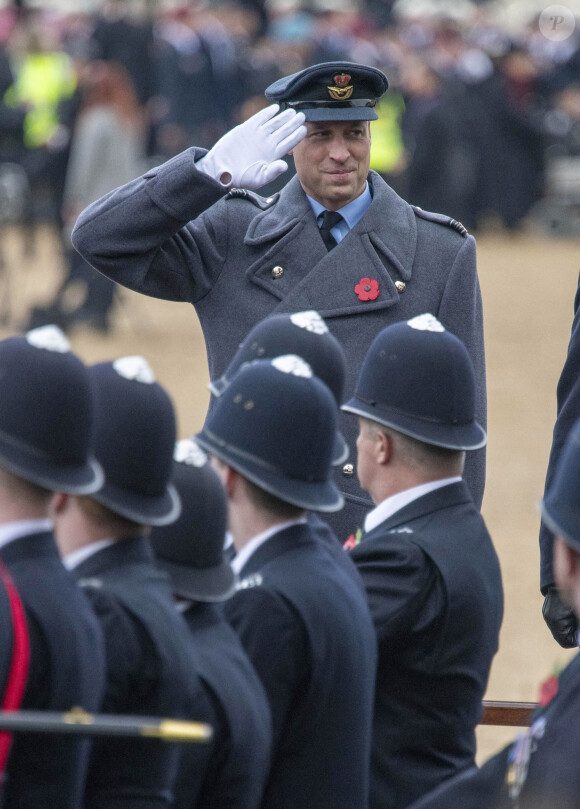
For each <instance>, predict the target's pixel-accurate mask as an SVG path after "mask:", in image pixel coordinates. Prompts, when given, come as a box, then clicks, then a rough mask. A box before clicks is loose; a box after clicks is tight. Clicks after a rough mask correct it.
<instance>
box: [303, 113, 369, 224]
mask: <svg viewBox="0 0 580 809" xmlns="http://www.w3.org/2000/svg"><path fill="white" fill-rule="evenodd" d="M370 151H371V132H370V126H369V122H368V121H319V122H308V123H306V136H305V137H304V139H303V140H301V141H300V143H299V144H298V145H297V146H295V147H294V149H293V151H292V154H293V155H294V163H295V165H296V173H297V174H298V179H299V180H300V183H301V185H302V188H303V189H304V191H305V192H306V193H307V194H308V195H309V196H311V197H312V198H313V199H315V200H317V202H320V204H321V205H324V207H325V208H327V209H328V210H330V211H336V210H338V209H339V208H342V207H343V206H344V205H346V204H347V203H349V202H352V200H353V199H356V198H357V197H358V196H360V195H361V194H362V192H363V191H364V188H365V182H366V179H367V174H368V171H369V161H370Z"/></svg>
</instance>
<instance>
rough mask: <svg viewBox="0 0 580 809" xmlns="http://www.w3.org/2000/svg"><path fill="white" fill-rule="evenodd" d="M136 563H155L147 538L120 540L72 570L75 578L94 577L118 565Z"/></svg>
mask: <svg viewBox="0 0 580 809" xmlns="http://www.w3.org/2000/svg"><path fill="white" fill-rule="evenodd" d="M136 562H151V563H154V562H155V555H154V553H153V550H152V548H151V545H150V542H149V539H148V538H147V537H130V538H127V539H120V540H118V541H116V542H114V543H113V544H112V545H108V546H107V547H106V548H102V549H101V550H99V551H97V552H96V553H95V554H93V555H92V556H89V557H88V558H87V559H85V561H84V562H81V564H80V565H78V566H77V567H76V568H75V569H74V573H75V575H76V576H77V577H80V576H83V577H85V576H94V575H96V574H97V573H104V572H105V571H107V570H111V569H116V568H118V567H119V566H120V565H126V564H132V563H136Z"/></svg>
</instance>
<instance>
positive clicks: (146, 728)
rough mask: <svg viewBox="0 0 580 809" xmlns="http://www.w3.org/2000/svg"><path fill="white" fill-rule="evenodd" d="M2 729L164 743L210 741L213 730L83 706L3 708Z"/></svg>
mask: <svg viewBox="0 0 580 809" xmlns="http://www.w3.org/2000/svg"><path fill="white" fill-rule="evenodd" d="M0 731H9V732H10V733H65V734H77V735H80V736H141V737H143V736H146V737H149V738H152V739H162V740H163V741H165V742H202V743H203V742H208V741H209V740H210V739H211V738H212V735H213V729H212V728H211V726H210V725H207V724H205V723H204V722H188V721H184V720H181V719H161V718H159V717H155V716H126V715H121V714H90V713H87V712H86V711H85V710H83V709H82V708H73V709H72V710H71V711H67V712H66V713H57V712H52V711H0Z"/></svg>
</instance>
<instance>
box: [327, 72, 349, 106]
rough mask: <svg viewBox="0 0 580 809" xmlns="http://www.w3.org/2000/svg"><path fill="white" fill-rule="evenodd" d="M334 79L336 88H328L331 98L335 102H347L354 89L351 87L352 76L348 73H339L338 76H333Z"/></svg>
mask: <svg viewBox="0 0 580 809" xmlns="http://www.w3.org/2000/svg"><path fill="white" fill-rule="evenodd" d="M333 79H334V83H335V85H336V87H327V90H328V94H329V96H330V97H331V98H332V99H333V100H334V101H346V100H347V99H348V98H350V97H351V95H352V91H353V89H354V88H353V86H352V84H350V85H349V81H350V76H349V75H348V73H339V74H338V75H337V76H333Z"/></svg>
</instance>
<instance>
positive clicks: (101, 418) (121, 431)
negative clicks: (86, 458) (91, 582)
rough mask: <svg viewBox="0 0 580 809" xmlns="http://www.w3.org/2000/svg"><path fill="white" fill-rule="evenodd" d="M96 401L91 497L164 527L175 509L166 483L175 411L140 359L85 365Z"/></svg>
mask: <svg viewBox="0 0 580 809" xmlns="http://www.w3.org/2000/svg"><path fill="white" fill-rule="evenodd" d="M89 374H90V377H91V380H92V382H93V390H94V395H95V402H96V414H95V423H96V430H95V454H96V456H97V460H98V461H99V463H100V464H101V466H102V467H103V469H104V472H105V483H104V484H103V486H102V488H101V489H100V490H99V491H98V492H96V493H95V494H94V495H93V497H94V499H95V500H97V501H98V502H99V503H102V504H103V505H104V506H106V507H107V508H109V509H110V510H111V511H114V512H115V513H116V514H120V515H121V516H123V517H126V518H127V519H129V520H133V521H134V522H137V523H141V524H144V525H167V524H168V523H172V522H174V521H175V520H176V519H177V518H178V516H179V513H180V511H181V502H180V499H179V495H178V493H177V490H176V488H175V486H174V485H173V484H172V483H171V482H170V478H171V471H172V463H173V449H174V446H175V432H176V425H175V413H174V409H173V403H172V402H171V399H170V398H169V395H168V394H167V392H166V391H165V390H164V389H163V388H162V387H161V385H160V384H159V383H158V382H156V381H155V376H154V374H153V371H152V370H151V368H150V366H149V364H148V363H147V361H146V360H145V359H143V357H121V358H120V359H117V360H115V361H114V362H100V363H97V364H96V365H92V366H91V367H90V368H89Z"/></svg>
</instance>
